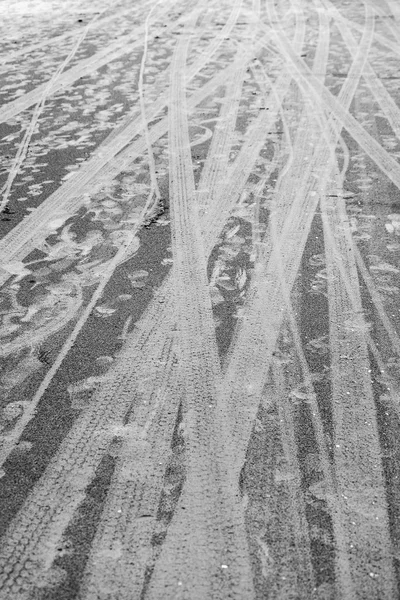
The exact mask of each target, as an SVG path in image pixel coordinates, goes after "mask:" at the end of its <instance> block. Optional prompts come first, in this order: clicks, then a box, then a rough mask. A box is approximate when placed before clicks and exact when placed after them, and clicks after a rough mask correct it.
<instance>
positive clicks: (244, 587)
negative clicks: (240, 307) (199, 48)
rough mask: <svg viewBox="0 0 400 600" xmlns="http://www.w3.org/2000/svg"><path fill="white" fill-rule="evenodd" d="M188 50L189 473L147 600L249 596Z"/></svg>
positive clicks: (179, 65)
mask: <svg viewBox="0 0 400 600" xmlns="http://www.w3.org/2000/svg"><path fill="white" fill-rule="evenodd" d="M188 44H189V37H187V38H186V39H185V38H183V37H182V38H181V41H180V43H179V44H178V46H177V48H176V50H175V53H174V57H173V62H172V67H171V83H170V89H171V92H170V94H171V96H170V102H169V148H170V198H171V216H172V228H173V235H172V248H173V257H174V283H175V286H174V287H175V294H176V295H175V304H176V312H177V319H178V343H179V344H180V349H181V352H182V355H183V357H184V358H183V364H182V373H183V377H184V381H185V387H186V390H185V411H186V419H187V424H188V452H187V474H186V482H185V486H184V490H183V495H182V498H181V500H180V502H179V505H178V509H177V510H176V511H175V514H174V516H173V518H172V523H171V524H170V525H169V528H168V531H167V537H166V540H165V541H164V543H163V546H162V549H161V555H160V557H159V558H158V561H157V563H156V565H155V568H154V573H153V575H152V578H151V580H150V584H149V591H148V594H147V596H148V598H178V597H180V598H189V597H190V598H193V599H194V598H198V599H199V600H200V599H201V598H205V597H213V598H216V599H217V598H225V597H227V596H228V595H229V597H231V598H243V597H246V598H251V597H252V596H253V590H252V581H251V571H250V565H249V559H248V557H247V550H246V547H247V543H246V534H245V529H244V519H243V514H242V511H241V506H240V504H239V502H238V500H237V490H235V485H234V482H233V481H232V480H231V479H230V477H229V472H228V473H226V464H225V461H229V456H230V453H231V451H232V449H231V448H230V443H229V422H226V421H225V419H226V415H224V413H223V412H222V414H220V413H219V412H217V411H215V410H213V408H214V400H215V386H216V380H217V378H218V376H219V357H218V351H217V346H216V340H215V332H214V323H213V317H212V305H211V299H210V296H209V291H208V281H207V275H206V262H205V256H204V252H203V245H202V239H201V237H200V235H201V231H200V227H199V222H198V216H197V214H196V213H197V210H196V206H195V204H194V200H195V185H194V177H193V168H192V163H191V152H190V140H189V130H188V123H187V109H186V99H185V77H184V71H185V65H186V55H187V49H188ZM210 409H211V410H210ZM228 464H229V463H228ZM183 509H184V511H183ZM225 571H226V572H225Z"/></svg>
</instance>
